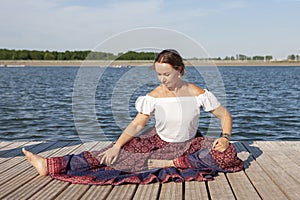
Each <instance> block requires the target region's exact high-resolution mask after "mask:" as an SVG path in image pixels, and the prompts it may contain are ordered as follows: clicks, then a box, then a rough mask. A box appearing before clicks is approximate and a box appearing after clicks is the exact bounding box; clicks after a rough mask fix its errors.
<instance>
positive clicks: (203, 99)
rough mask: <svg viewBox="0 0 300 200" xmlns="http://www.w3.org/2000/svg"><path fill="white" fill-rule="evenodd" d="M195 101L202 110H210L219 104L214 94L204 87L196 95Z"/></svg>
mask: <svg viewBox="0 0 300 200" xmlns="http://www.w3.org/2000/svg"><path fill="white" fill-rule="evenodd" d="M197 103H198V106H200V107H202V108H203V110H204V111H212V110H214V109H216V108H218V107H219V106H220V105H221V104H220V102H219V101H218V99H217V98H216V96H215V95H214V94H213V93H211V92H210V91H208V90H206V89H205V93H203V94H200V95H199V96H198V97H197Z"/></svg>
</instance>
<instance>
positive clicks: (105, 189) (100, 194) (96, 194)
mask: <svg viewBox="0 0 300 200" xmlns="http://www.w3.org/2000/svg"><path fill="white" fill-rule="evenodd" d="M112 189H113V186H112V185H103V186H99V185H93V186H91V187H90V188H89V190H88V191H87V192H86V193H85V194H84V195H83V196H82V198H81V199H83V200H94V199H106V198H107V196H108V195H109V193H110V192H111V190H112Z"/></svg>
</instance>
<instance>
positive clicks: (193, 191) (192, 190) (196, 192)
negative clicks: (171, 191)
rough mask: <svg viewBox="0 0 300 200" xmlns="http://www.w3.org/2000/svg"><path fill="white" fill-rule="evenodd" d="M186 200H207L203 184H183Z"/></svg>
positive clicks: (189, 182) (194, 182)
mask: <svg viewBox="0 0 300 200" xmlns="http://www.w3.org/2000/svg"><path fill="white" fill-rule="evenodd" d="M184 197H185V198H184V199H186V200H199V199H203V200H204V199H209V198H208V193H207V190H206V186H205V182H197V181H188V182H185V195H184Z"/></svg>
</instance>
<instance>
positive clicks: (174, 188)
mask: <svg viewBox="0 0 300 200" xmlns="http://www.w3.org/2000/svg"><path fill="white" fill-rule="evenodd" d="M182 188H183V187H182V183H174V182H168V183H164V184H162V186H161V190H160V195H159V199H160V200H168V199H172V200H175V199H182V196H183V194H182Z"/></svg>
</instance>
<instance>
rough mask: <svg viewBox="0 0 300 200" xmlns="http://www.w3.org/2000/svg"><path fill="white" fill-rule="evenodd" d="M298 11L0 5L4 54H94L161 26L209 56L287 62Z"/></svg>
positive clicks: (205, 5) (152, 0) (182, 5)
mask: <svg viewBox="0 0 300 200" xmlns="http://www.w3.org/2000/svg"><path fill="white" fill-rule="evenodd" d="M299 10H300V0H272V1H271V0H185V1H183V0H168V1H167V0H140V1H138V0H122V1H121V0H105V1H104V0H98V1H97V0H9V1H5V0H0V17H1V20H0V28H1V29H0V48H7V49H29V50H51V51H65V50H71V51H73V50H92V49H95V47H97V46H98V47H99V44H101V43H103V42H104V41H107V40H108V39H109V38H110V39H111V38H114V37H115V36H116V35H120V34H122V33H124V32H128V31H131V30H136V29H143V28H149V27H155V28H159V29H162V30H168V31H175V32H177V33H178V34H181V35H184V36H186V37H188V38H190V39H192V40H193V41H196V42H197V43H199V44H200V45H201V46H202V47H203V48H204V49H205V51H206V52H207V55H208V56H210V57H221V58H224V57H225V56H235V55H236V54H244V55H247V56H256V55H272V56H273V57H274V58H275V59H285V58H287V56H288V55H290V54H297V55H299V54H300V37H299V35H300V21H299V19H300V12H299ZM144 39H145V40H147V41H148V42H150V43H151V40H153V42H154V40H158V39H157V38H156V37H153V38H152V37H151V34H148V35H145V37H144ZM125 40H126V39H125ZM161 40H168V41H169V42H171V43H174V44H175V43H179V42H178V39H176V38H172V37H169V38H163V39H161ZM128 41H130V42H131V43H132V42H134V40H133V41H132V40H128ZM125 43H126V42H125V41H124V44H123V43H122V42H119V43H118V44H117V45H119V46H120V47H121V46H122V45H125ZM115 45H116V44H115ZM180 45H184V44H180ZM100 46H101V45H100ZM126 48H127V46H126V45H125V46H124V48H123V49H126ZM166 48H168V47H166ZM193 48H194V47H193V46H191V48H190V50H191V52H193ZM100 50H101V48H100ZM104 50H105V49H104ZM128 50H130V49H128ZM116 51H118V50H116ZM194 52H195V51H194ZM112 53H118V52H112ZM194 56H196V57H197V54H196V55H193V54H192V53H191V54H186V55H185V57H194Z"/></svg>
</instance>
